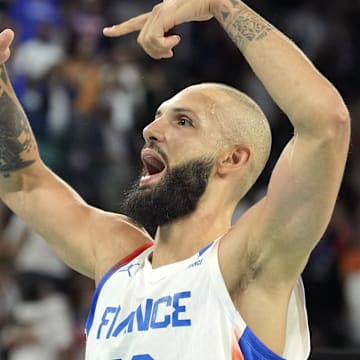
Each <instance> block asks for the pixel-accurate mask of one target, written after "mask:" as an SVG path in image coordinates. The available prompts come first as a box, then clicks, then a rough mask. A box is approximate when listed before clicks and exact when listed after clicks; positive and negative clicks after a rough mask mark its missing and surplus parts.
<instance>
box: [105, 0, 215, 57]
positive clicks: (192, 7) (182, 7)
mask: <svg viewBox="0 0 360 360" xmlns="http://www.w3.org/2000/svg"><path fill="white" fill-rule="evenodd" d="M211 7H212V4H211V0H167V1H164V2H163V3H161V4H158V5H156V6H155V7H154V8H153V10H152V11H150V12H148V13H145V14H142V15H139V16H136V17H134V18H131V19H129V20H127V21H125V22H123V23H121V24H118V25H114V26H112V27H109V28H105V29H104V35H106V36H110V37H115V36H122V35H125V34H128V33H131V32H134V31H140V33H139V36H138V43H139V44H140V45H141V46H142V47H143V48H144V50H145V51H146V52H147V53H148V54H149V55H150V56H151V57H153V58H154V59H161V58H170V57H172V56H173V50H172V49H173V48H174V47H175V46H176V45H178V44H179V42H180V40H181V38H180V36H179V35H170V36H166V33H167V32H168V31H169V30H171V29H172V28H173V27H175V26H176V25H179V24H182V23H185V22H189V21H206V20H210V19H211V18H212V17H213V14H212V10H211Z"/></svg>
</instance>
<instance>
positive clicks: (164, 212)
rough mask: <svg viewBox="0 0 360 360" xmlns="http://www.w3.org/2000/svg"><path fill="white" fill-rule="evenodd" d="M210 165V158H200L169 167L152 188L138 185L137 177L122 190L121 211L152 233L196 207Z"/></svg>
mask: <svg viewBox="0 0 360 360" xmlns="http://www.w3.org/2000/svg"><path fill="white" fill-rule="evenodd" d="M213 165H214V160H213V159H210V158H205V159H204V158H203V159H197V160H192V161H189V162H188V163H186V164H184V165H179V166H177V167H174V168H173V169H169V168H168V169H167V170H166V171H167V173H166V174H165V175H164V176H163V178H162V179H161V180H160V182H159V183H158V184H156V185H155V186H154V187H153V188H149V187H145V188H141V187H140V186H139V182H138V181H137V182H136V183H135V184H134V185H133V186H132V188H131V189H130V190H129V191H128V192H127V193H125V198H124V200H123V203H122V205H121V213H122V214H124V215H127V216H129V217H130V218H132V219H133V220H135V221H136V222H137V223H139V224H141V225H142V226H143V227H144V228H145V229H146V230H147V231H148V232H149V233H150V234H151V235H154V234H155V232H156V229H157V227H158V226H161V225H164V224H168V223H171V222H173V221H175V220H177V219H180V218H182V217H185V216H187V215H189V214H191V213H192V212H193V211H194V210H195V209H196V207H197V205H198V202H199V200H200V198H201V196H202V195H203V194H204V192H205V189H206V186H207V183H208V180H209V177H210V173H211V169H212V167H213Z"/></svg>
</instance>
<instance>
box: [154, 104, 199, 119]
mask: <svg viewBox="0 0 360 360" xmlns="http://www.w3.org/2000/svg"><path fill="white" fill-rule="evenodd" d="M170 110H171V111H172V112H174V113H189V114H191V115H192V116H194V117H195V118H196V119H197V120H200V119H199V117H198V116H197V115H196V113H195V112H194V111H193V110H191V109H189V108H184V107H175V108H171V109H170ZM160 115H161V110H160V109H157V110H156V112H155V116H160Z"/></svg>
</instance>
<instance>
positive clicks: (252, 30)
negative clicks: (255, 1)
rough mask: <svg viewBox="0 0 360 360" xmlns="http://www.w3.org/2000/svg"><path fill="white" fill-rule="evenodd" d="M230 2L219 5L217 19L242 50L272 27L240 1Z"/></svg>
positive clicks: (261, 37)
mask: <svg viewBox="0 0 360 360" xmlns="http://www.w3.org/2000/svg"><path fill="white" fill-rule="evenodd" d="M230 3H231V5H230V4H229V5H223V6H222V7H221V9H220V12H219V16H218V20H219V21H220V23H221V24H222V26H223V27H224V28H225V30H226V32H227V33H228V34H229V36H230V38H231V39H232V40H233V41H234V43H235V44H236V45H237V46H238V47H239V49H240V50H241V51H244V50H245V49H246V47H247V46H248V45H249V44H250V43H251V42H253V41H257V40H260V39H263V38H264V37H266V36H267V35H268V33H269V32H270V31H271V28H272V27H271V25H270V24H269V23H268V22H267V21H266V20H264V19H263V18H262V17H261V16H259V15H257V14H256V13H255V12H253V11H252V10H251V9H250V8H248V7H247V6H246V5H244V4H243V3H242V2H240V1H238V0H230Z"/></svg>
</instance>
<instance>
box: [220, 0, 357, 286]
mask: <svg viewBox="0 0 360 360" xmlns="http://www.w3.org/2000/svg"><path fill="white" fill-rule="evenodd" d="M214 13H215V15H216V18H217V19H218V21H219V22H220V23H221V25H222V26H223V27H224V29H225V30H226V32H227V33H228V34H229V36H230V37H231V38H232V40H233V41H234V42H235V44H236V45H237V46H238V48H239V49H240V51H241V52H242V54H243V55H244V57H245V58H246V60H247V61H248V63H249V65H250V66H251V68H252V69H253V71H254V72H255V74H256V75H257V77H258V78H259V79H260V80H261V82H262V83H263V84H264V86H265V87H266V89H267V91H268V92H269V94H270V95H271V97H272V98H273V99H274V101H275V102H276V103H277V104H278V106H279V107H280V108H281V109H282V110H283V111H284V112H285V114H286V115H287V116H288V118H289V120H290V121H291V123H292V125H293V127H294V137H293V138H292V139H291V141H290V142H289V143H288V145H287V146H286V148H285V149H284V151H283V153H282V155H281V156H280V158H279V160H278V162H277V164H276V166H275V168H274V170H273V173H272V176H271V179H270V183H269V186H268V191H267V194H266V196H265V198H264V199H263V200H262V201H260V202H259V203H258V204H257V205H255V206H254V208H252V209H250V211H249V212H248V213H247V214H246V215H245V217H244V218H243V219H240V221H239V223H238V224H236V227H238V228H239V229H241V232H242V233H243V231H245V232H247V234H248V236H249V241H250V244H251V246H254V247H255V250H254V251H255V253H258V254H261V255H260V258H259V259H258V261H259V266H263V267H264V268H266V269H267V270H266V271H265V272H264V278H265V279H266V281H269V280H274V279H276V281H280V280H281V279H283V280H284V281H285V282H286V283H289V282H290V283H291V282H293V281H294V280H295V279H296V278H297V277H298V276H299V275H300V273H301V272H302V270H303V268H304V266H305V263H306V261H307V259H308V256H309V254H310V251H311V250H312V249H313V247H314V246H315V245H316V244H317V242H318V241H319V240H320V238H321V237H322V235H323V233H324V231H325V229H326V227H327V225H328V223H329V221H330V217H331V214H332V211H333V208H334V205H335V202H336V198H337V194H338V191H339V187H340V183H341V180H342V176H343V172H344V167H345V163H346V158H347V152H348V146H349V137H350V119H349V114H348V111H347V108H346V106H345V104H344V102H343V100H342V98H341V96H340V95H339V93H338V91H337V90H336V89H335V88H334V86H333V85H332V84H331V83H330V82H329V81H328V80H327V79H326V78H325V77H324V76H323V75H321V74H320V73H319V71H318V70H317V69H316V68H315V67H314V66H313V64H312V63H311V62H310V61H309V60H308V59H307V58H306V57H305V55H304V54H303V53H302V52H301V50H300V49H299V48H297V47H296V45H295V44H294V43H293V42H291V41H290V40H289V39H288V38H287V37H286V36H285V35H284V34H282V33H281V32H280V31H279V30H277V29H276V28H274V27H273V26H272V25H271V24H269V23H268V22H267V21H266V20H264V19H263V18H262V17H261V16H259V15H258V14H256V13H255V12H254V11H253V10H251V9H250V8H249V7H248V6H247V5H245V4H244V3H243V2H242V1H238V0H231V1H230V0H222V1H221V2H219V3H218V5H217V6H216V8H215V10H214ZM259 221H260V223H259ZM244 229H245V230H244ZM235 230H236V229H235ZM235 233H236V231H235ZM228 244H229V249H228V251H229V252H231V251H234V249H233V247H234V246H235V247H236V242H231V243H230V242H228ZM256 248H258V250H259V251H257V249H256ZM234 281H236V279H234Z"/></svg>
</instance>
